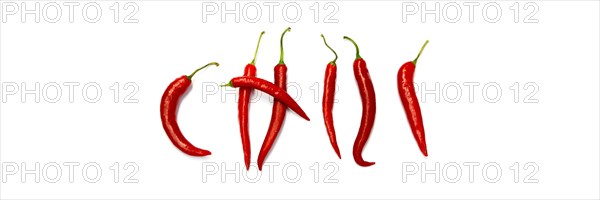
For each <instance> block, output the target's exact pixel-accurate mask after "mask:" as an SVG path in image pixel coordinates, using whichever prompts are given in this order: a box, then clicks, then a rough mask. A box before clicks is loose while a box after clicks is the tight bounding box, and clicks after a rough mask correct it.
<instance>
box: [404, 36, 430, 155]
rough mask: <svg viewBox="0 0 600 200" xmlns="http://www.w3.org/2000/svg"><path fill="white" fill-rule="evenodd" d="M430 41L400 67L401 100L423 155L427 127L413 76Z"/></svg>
mask: <svg viewBox="0 0 600 200" xmlns="http://www.w3.org/2000/svg"><path fill="white" fill-rule="evenodd" d="M427 43H429V40H427V41H425V44H423V47H421V51H419V54H418V55H417V58H415V60H413V61H408V62H406V63H404V64H403V65H402V67H400V70H398V93H400V100H402V106H403V107H404V112H405V113H406V118H407V119H408V124H409V125H410V129H411V130H412V133H413V136H414V137H415V140H416V141H417V144H418V145H419V149H420V150H421V152H422V153H423V155H425V156H427V144H426V143H425V128H424V126H423V117H422V116H421V107H420V106H419V100H418V99H417V95H416V92H415V86H414V81H413V77H414V74H415V67H416V65H417V60H418V59H419V56H421V53H422V52H423V49H424V48H425V46H426V45H427Z"/></svg>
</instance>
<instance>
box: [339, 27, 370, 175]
mask: <svg viewBox="0 0 600 200" xmlns="http://www.w3.org/2000/svg"><path fill="white" fill-rule="evenodd" d="M344 39H347V40H349V41H350V42H352V44H354V47H355V48H356V59H355V60H354V64H353V68H354V78H356V83H357V84H358V91H359V92H360V98H361V100H362V107H363V109H362V118H361V120H360V128H358V135H357V136H356V140H355V141H354V148H353V150H352V154H353V155H354V161H356V164H358V165H360V166H363V167H367V166H371V165H373V164H375V162H367V161H365V160H364V159H363V158H362V150H363V148H364V147H365V144H366V143H367V140H368V139H369V135H371V130H372V129H373V123H374V122H375V110H376V106H375V89H374V88H373V82H371V76H370V75H369V70H368V69H367V63H366V62H365V60H363V59H362V57H360V54H359V51H358V45H357V44H356V42H354V40H352V39H351V38H349V37H347V36H344Z"/></svg>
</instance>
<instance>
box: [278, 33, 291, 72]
mask: <svg viewBox="0 0 600 200" xmlns="http://www.w3.org/2000/svg"><path fill="white" fill-rule="evenodd" d="M290 31H292V28H291V27H288V28H286V29H285V30H284V31H283V33H282V34H281V39H279V53H280V54H279V64H285V63H284V62H283V36H284V35H285V33H287V32H290Z"/></svg>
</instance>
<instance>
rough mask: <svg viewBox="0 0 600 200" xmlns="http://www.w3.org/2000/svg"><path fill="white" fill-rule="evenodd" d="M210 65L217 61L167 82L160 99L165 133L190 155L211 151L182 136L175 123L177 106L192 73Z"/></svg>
mask: <svg viewBox="0 0 600 200" xmlns="http://www.w3.org/2000/svg"><path fill="white" fill-rule="evenodd" d="M210 65H216V66H219V63H216V62H211V63H208V64H206V65H204V66H203V67H200V68H198V69H196V70H195V71H194V72H193V73H192V74H190V75H189V76H186V75H183V76H181V77H179V78H177V79H175V80H174V81H173V82H171V84H169V86H168V87H167V89H166V90H165V93H163V96H162V99H161V101H160V119H161V120H162V125H163V128H164V129H165V132H166V133H167V136H169V139H170V140H171V142H172V143H173V145H175V146H176V147H177V148H179V150H181V151H182V152H183V153H186V154H188V155H191V156H208V155H210V154H211V153H210V151H208V150H204V149H200V148H198V147H195V146H194V145H193V144H192V143H190V142H189V141H188V140H187V139H185V136H183V134H182V133H181V130H180V129H179V125H178V124H177V106H178V104H179V99H180V98H181V96H183V94H184V93H185V92H186V91H187V89H188V88H189V87H190V85H191V84H192V77H193V76H194V74H196V72H198V71H200V70H202V69H204V68H206V67H208V66H210Z"/></svg>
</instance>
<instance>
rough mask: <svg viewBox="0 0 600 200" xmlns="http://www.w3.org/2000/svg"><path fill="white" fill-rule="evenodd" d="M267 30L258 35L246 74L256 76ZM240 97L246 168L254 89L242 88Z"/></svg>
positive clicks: (248, 157)
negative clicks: (249, 111)
mask: <svg viewBox="0 0 600 200" xmlns="http://www.w3.org/2000/svg"><path fill="white" fill-rule="evenodd" d="M263 34H265V32H264V31H263V32H261V33H260V36H259V37H258V43H257V44H256V50H254V58H253V59H252V61H251V62H250V63H248V64H247V65H246V67H245V68H244V76H252V77H254V76H256V66H254V63H255V61H256V54H257V53H258V47H259V46H260V40H261V39H262V36H263ZM239 91H240V97H239V100H238V120H239V123H240V135H241V137H242V149H243V150H244V163H245V164H246V170H248V169H250V133H249V132H250V131H249V130H248V107H249V105H250V95H252V89H250V88H240V90H239Z"/></svg>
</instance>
